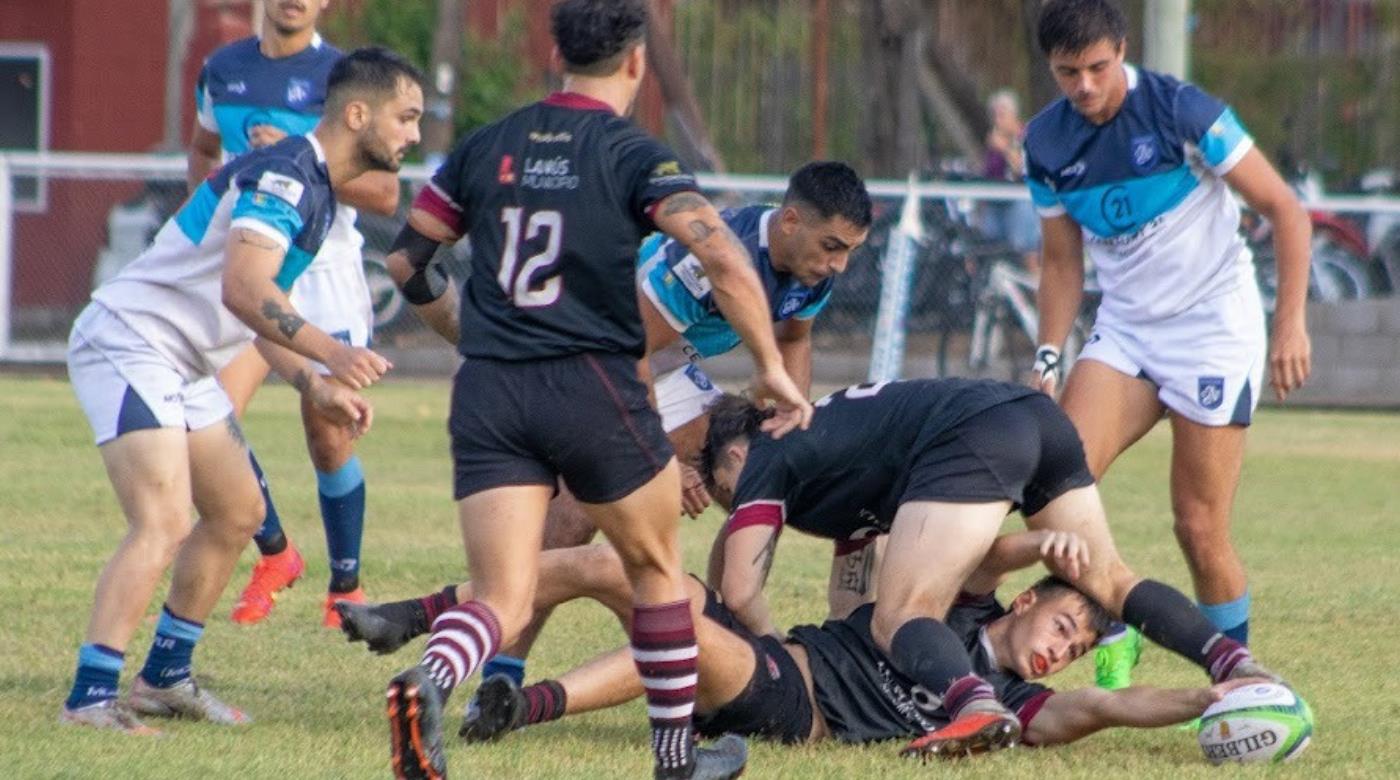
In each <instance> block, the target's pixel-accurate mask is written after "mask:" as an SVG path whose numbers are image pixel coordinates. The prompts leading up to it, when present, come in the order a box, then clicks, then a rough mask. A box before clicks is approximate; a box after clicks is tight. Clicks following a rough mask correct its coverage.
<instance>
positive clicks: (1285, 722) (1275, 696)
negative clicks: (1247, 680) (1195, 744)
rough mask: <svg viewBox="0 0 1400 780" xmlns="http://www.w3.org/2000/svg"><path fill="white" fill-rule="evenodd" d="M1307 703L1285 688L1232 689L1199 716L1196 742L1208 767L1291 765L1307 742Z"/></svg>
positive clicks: (1268, 685) (1309, 719) (1270, 685)
mask: <svg viewBox="0 0 1400 780" xmlns="http://www.w3.org/2000/svg"><path fill="white" fill-rule="evenodd" d="M1312 733H1313V715H1312V709H1311V708H1310V707H1308V703H1307V702H1305V701H1303V699H1302V697H1300V696H1299V695H1298V694H1296V693H1294V692H1293V691H1292V690H1291V689H1290V688H1288V686H1285V685H1276V684H1274V683H1260V684H1258V685H1246V686H1244V687H1241V688H1236V689H1234V690H1233V691H1230V692H1229V693H1227V694H1225V697H1224V698H1222V699H1221V700H1220V701H1218V702H1216V703H1214V704H1212V705H1210V707H1209V708H1207V709H1206V711H1205V713H1203V714H1202V715H1201V731H1200V733H1199V735H1198V739H1199V741H1200V743H1201V751H1202V752H1203V753H1205V756H1206V760H1207V761H1210V762H1211V763H1212V764H1223V763H1225V762H1227V761H1232V762H1235V763H1255V762H1269V763H1279V762H1283V761H1292V760H1293V759H1295V758H1297V757H1298V756H1299V755H1300V754H1301V753H1302V752H1303V751H1304V750H1306V749H1307V747H1308V743H1309V742H1310V741H1311V740H1312Z"/></svg>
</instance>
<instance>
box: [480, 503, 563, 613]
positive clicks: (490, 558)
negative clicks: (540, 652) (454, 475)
mask: <svg viewBox="0 0 1400 780" xmlns="http://www.w3.org/2000/svg"><path fill="white" fill-rule="evenodd" d="M551 492H552V490H551V488H550V487H549V486H548V485H506V486H502V487H496V488H491V489H489V490H483V491H480V492H476V493H472V494H471V495H468V496H466V497H464V498H462V499H461V500H460V501H458V502H457V514H458V518H459V520H460V523H461V529H462V540H463V543H464V544H465V546H466V549H467V564H468V566H469V567H470V569H471V577H472V590H473V597H474V598H475V599H476V600H477V601H483V602H486V603H487V604H488V605H489V606H490V607H491V608H492V609H493V610H494V611H495V612H496V616H497V618H498V619H499V620H500V621H501V628H502V632H503V639H504V638H505V635H511V634H513V633H514V632H515V631H518V630H519V629H520V628H521V627H523V626H524V625H525V624H526V623H527V622H528V621H529V618H530V613H531V605H532V604H533V601H534V594H535V582H536V578H537V577H538V576H539V556H540V537H541V534H542V533H543V530H544V514H545V508H546V507H547V506H548V504H549V498H550V493H551Z"/></svg>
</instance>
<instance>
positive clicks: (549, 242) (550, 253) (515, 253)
mask: <svg viewBox="0 0 1400 780" xmlns="http://www.w3.org/2000/svg"><path fill="white" fill-rule="evenodd" d="M524 215H525V210H524V209H522V208H520V207H519V206H509V207H507V208H506V209H504V210H503V211H502V212H501V222H503V223H505V228H506V235H505V241H504V242H503V244H504V251H503V252H502V253H501V270H500V271H499V272H498V273H497V274H496V281H498V282H500V283H501V289H502V290H504V291H505V294H506V297H507V298H509V299H510V302H511V303H513V304H515V305H516V306H518V307H520V308H522V309H531V308H538V307H541V306H550V305H552V304H553V303H554V302H555V301H557V300H559V294H560V293H562V292H563V291H564V284H563V280H561V279H560V278H559V276H558V275H557V274H553V275H551V274H549V273H548V272H549V271H550V270H551V269H553V268H554V265H555V264H556V263H558V262H559V246H560V244H561V243H562V239H563V231H564V215H563V214H560V213H559V212H557V211H536V212H535V213H533V214H531V215H530V219H529V220H528V221H527V222H526V224H525V234H524V236H523V237H522V236H521V233H520V227H521V225H520V223H521V218H522V217H524ZM542 231H548V232H549V236H548V238H547V239H546V243H545V247H544V250H543V251H541V252H538V253H536V254H533V255H531V256H530V257H529V258H528V259H526V260H525V263H524V265H520V244H521V242H522V240H523V241H531V240H534V239H535V238H537V237H538V236H539V235H540V233H541V232H542ZM517 265H520V267H519V269H518V270H517V268H516V266H517ZM537 275H538V276H540V277H541V279H542V280H543V284H540V285H539V286H538V287H534V286H532V285H531V278H532V277H535V276H537Z"/></svg>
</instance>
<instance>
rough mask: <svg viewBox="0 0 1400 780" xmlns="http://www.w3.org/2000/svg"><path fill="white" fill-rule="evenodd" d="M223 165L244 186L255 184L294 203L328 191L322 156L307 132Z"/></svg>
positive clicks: (312, 199)
mask: <svg viewBox="0 0 1400 780" xmlns="http://www.w3.org/2000/svg"><path fill="white" fill-rule="evenodd" d="M226 167H228V168H230V169H232V170H231V171H230V174H231V175H232V176H234V177H235V178H236V179H237V180H238V181H240V182H242V183H243V184H244V186H247V185H252V186H255V187H256V188H257V189H258V190H259V191H263V192H267V193H268V194H271V195H277V196H278V197H281V198H282V199H283V200H285V201H287V202H289V203H291V204H292V205H294V206H300V205H302V204H303V203H305V204H307V205H315V204H316V203H319V202H322V201H324V200H326V197H327V196H328V195H329V194H330V175H329V172H328V171H327V170H326V165H325V159H324V156H323V154H322V153H321V151H320V149H319V148H318V147H317V145H316V142H315V140H314V139H313V138H312V137H310V136H304V135H294V136H290V137H288V138H286V139H283V140H282V141H279V142H277V143H275V144H273V145H272V146H269V147H266V148H263V149H257V150H254V151H252V152H249V153H247V154H244V155H240V156H239V157H237V158H236V159H235V160H234V161H233V162H232V163H230V164H229V165H228V166H226Z"/></svg>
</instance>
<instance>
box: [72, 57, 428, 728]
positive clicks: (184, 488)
mask: <svg viewBox="0 0 1400 780" xmlns="http://www.w3.org/2000/svg"><path fill="white" fill-rule="evenodd" d="M420 83H421V77H420V76H419V74H418V73H417V71H416V70H414V69H413V67H412V66H411V65H409V64H408V63H407V62H406V61H405V60H403V59H402V58H401V57H399V56H398V55H395V54H393V53H391V52H388V51H386V50H383V49H363V50H359V51H356V52H354V53H352V54H351V55H349V56H347V57H345V58H344V59H342V60H341V61H340V62H338V63H337V64H336V65H335V67H334V68H333V69H332V71H331V73H330V76H329V90H328V97H327V100H326V117H327V118H326V120H325V121H323V122H321V123H320V124H319V125H318V126H317V129H316V130H315V131H314V132H313V133H311V134H309V135H306V136H295V137H291V138H287V139H286V140H283V141H281V142H279V143H277V144H274V145H273V146H270V147H267V148H265V149H261V150H258V151H254V152H250V153H248V154H246V155H243V156H241V157H239V158H237V159H235V160H233V161H232V162H230V163H229V164H228V165H226V166H224V167H223V168H221V169H220V170H219V171H218V172H217V173H215V174H214V175H212V176H210V177H209V178H208V179H206V180H205V181H204V182H203V183H201V184H200V185H199V187H198V188H197V189H196V190H195V192H194V193H193V194H192V195H191V196H190V198H189V199H188V200H187V201H186V202H185V203H184V205H183V206H182V207H181V208H180V210H179V211H178V212H176V214H175V215H174V216H173V217H171V218H170V219H169V220H168V221H167V222H166V223H165V225H164V226H163V227H162V228H161V230H160V232H159V233H158V234H157V235H156V238H155V240H154V242H153V243H152V244H151V246H150V247H149V248H148V249H147V250H146V251H145V252H143V253H142V254H141V255H140V256H139V257H137V258H136V259H135V260H133V261H132V262H131V264H129V265H128V266H126V267H125V268H124V269H122V271H121V272H120V273H118V274H117V276H115V277H114V278H113V279H111V280H110V281H108V282H107V283H105V284H103V285H102V286H101V287H99V288H98V289H97V290H96V291H95V292H94V293H93V296H92V302H91V303H90V304H89V305H88V306H87V308H85V309H84V310H83V312H82V313H81V314H80V315H79V316H78V319H77V322H76V323H75V324H74V326H73V332H72V335H71V336H70V339H69V347H68V373H69V378H70V380H71V382H72V385H73V390H74V392H75V394H76V395H77V396H78V402H79V404H80V405H81V406H82V407H83V411H84V413H85V414H86V415H87V418H88V422H89V423H90V424H91V426H92V429H93V433H94V435H95V437H96V440H97V445H98V449H99V451H100V452H101V454H102V460H103V463H104V464H105V465H106V467H107V473H108V475H109V477H110V479H111V481H112V487H113V488H114V490H115V491H116V493H117V497H118V500H119V502H120V504H121V507H122V509H123V511H124V512H125V514H126V519H127V525H128V531H127V535H126V538H125V539H124V540H123V541H122V544H121V546H120V547H118V549H117V551H116V553H115V554H114V555H113V556H112V558H111V559H110V560H109V561H108V563H107V566H106V568H105V569H104V570H103V572H102V576H101V578H100V579H99V581H98V584H97V593H96V599H95V603H94V605H93V610H92V615H91V618H90V620H89V622H88V627H87V632H86V635H85V637H84V640H83V644H82V646H81V647H80V648H79V651H78V669H77V673H76V675H75V679H74V682H73V688H72V691H71V692H70V694H69V696H68V699H67V700H66V701H65V703H64V706H63V710H62V714H61V718H60V719H61V721H62V722H65V723H74V724H80V725H87V726H94V727H99V728H110V729H117V730H120V731H124V732H128V733H140V734H148V733H151V732H152V729H149V728H147V727H146V726H145V725H143V724H142V723H141V721H140V720H139V719H138V718H137V715H138V714H144V715H156V716H170V715H182V716H186V717H192V718H198V719H203V720H209V721H213V722H215V723H221V724H226V725H234V724H241V723H246V722H248V720H249V719H248V717H247V716H246V715H245V714H243V713H242V712H241V711H239V710H237V709H236V708H233V707H230V706H228V705H226V704H224V703H223V702H221V701H219V700H218V699H216V698H214V697H213V695H211V694H210V693H209V692H208V691H207V690H204V689H202V688H201V687H199V686H198V685H196V684H195V683H194V681H193V679H192V678H191V676H190V667H191V660H192V657H193V654H194V649H195V645H196V643H197V642H198V641H199V639H200V636H201V634H202V633H203V629H204V622H205V621H206V620H207V619H208V616H209V614H210V612H212V611H213V609H214V605H215V603H216V602H217V601H218V598H219V595H220V593H222V592H223V589H224V587H225V585H227V583H228V579H229V577H230V576H231V575H232V573H233V569H234V566H235V565H236V564H237V561H238V556H239V553H240V552H241V551H242V550H243V548H244V547H245V546H247V543H248V539H249V538H251V537H252V535H253V532H254V531H256V530H257V528H258V525H259V524H260V523H261V522H262V518H263V502H262V497H261V495H260V493H259V487H258V480H257V478H256V476H255V475H254V471H253V468H252V466H251V463H250V461H249V456H248V449H247V445H246V444H245V442H244V441H243V434H242V432H241V431H240V429H239V425H238V421H237V419H236V417H235V416H234V414H233V407H232V404H231V403H230V401H229V398H228V396H227V394H226V393H225V392H224V390H223V388H222V387H221V386H220V385H219V382H218V380H217V378H216V375H217V372H218V371H219V370H220V369H221V368H223V366H224V365H225V364H226V363H227V362H228V361H229V360H230V359H232V358H233V357H234V356H235V355H237V354H238V353H239V352H240V351H241V350H242V349H244V348H246V347H247V345H248V344H250V343H252V342H253V340H254V337H255V336H256V337H257V339H258V344H259V348H260V349H262V350H264V354H265V355H266V356H267V359H268V360H269V361H270V362H272V363H273V365H274V366H275V367H276V368H277V370H278V373H279V374H281V375H282V376H284V377H286V378H287V380H288V381H289V382H291V384H292V385H293V386H294V387H296V388H297V389H298V390H300V391H301V393H302V397H303V399H305V403H307V404H309V405H311V406H314V407H315V408H316V409H317V410H318V412H319V413H320V414H323V415H325V416H326V417H327V418H328V419H330V420H332V421H334V422H336V423H337V424H339V425H341V426H344V427H346V428H347V429H349V434H348V435H351V436H355V435H358V434H359V433H361V432H363V431H364V430H367V429H368V427H369V425H370V422H371V409H370V406H369V404H368V403H367V402H366V401H365V400H364V399H363V398H361V397H360V396H359V395H358V394H357V393H355V392H354V391H355V390H357V389H359V388H362V387H365V386H367V385H369V384H371V383H373V382H374V381H376V380H378V379H379V377H380V376H382V375H383V373H384V372H385V371H386V370H387V369H388V367H389V366H388V364H387V362H386V361H385V360H384V359H383V358H381V357H379V356H378V355H376V354H374V353H373V352H371V351H370V350H368V349H366V348H363V347H352V346H350V345H348V344H344V343H342V342H340V341H338V340H337V339H335V338H334V337H333V336H331V335H330V334H327V333H326V332H325V331H323V330H321V329H320V328H318V327H316V326H315V325H314V324H309V323H307V322H306V321H305V320H304V319H302V317H301V315H300V314H299V313H298V312H297V310H296V308H295V306H294V305H293V304H292V303H291V301H290V300H289V298H288V295H287V291H288V290H290V289H291V288H292V285H293V283H294V282H295V281H296V279H297V277H298V276H300V275H301V274H302V273H303V272H304V271H305V270H306V268H307V267H308V266H309V265H310V264H311V263H312V258H313V257H314V256H315V255H316V253H317V252H318V251H319V250H320V248H321V246H322V244H323V242H324V241H325V239H326V235H327V233H328V232H329V231H330V229H331V223H332V221H333V219H334V217H335V209H336V199H335V194H334V190H333V188H334V187H337V186H339V185H340V184H341V183H343V182H345V181H348V180H350V179H352V178H354V177H356V176H358V175H359V174H361V173H363V172H364V171H365V170H368V169H371V168H375V169H379V170H397V168H398V165H399V163H400V162H401V160H402V158H403V154H404V152H405V151H406V150H407V149H408V147H409V146H411V145H412V144H414V143H416V142H417V140H418V118H419V117H420V116H421V115H422V111H423V94H422V88H421V87H420V86H419V85H420ZM312 360H314V361H318V362H319V363H320V364H322V365H324V366H326V367H327V369H328V370H329V371H330V373H331V375H332V376H333V377H334V378H335V379H336V380H337V381H336V382H330V381H326V380H323V379H322V378H321V377H320V376H319V373H318V372H317V371H316V370H315V369H314V368H313V367H312V365H311V363H310V362H309V361H312ZM192 503H193V507H194V508H195V509H196V510H197V513H198V516H199V520H198V521H197V522H195V523H193V524H191V522H190V517H191V512H190V509H191V504H192ZM172 563H173V570H172V577H171V585H170V592H169V594H168V595H167V597H166V600H165V603H164V606H163V608H162V610H161V615H160V620H159V622H158V623H157V624H156V636H155V640H154V642H153V644H152V647H151V652H150V654H149V655H148V656H147V659H146V664H145V666H144V668H142V670H141V673H140V676H139V677H138V678H137V679H136V680H135V681H134V682H133V684H132V687H131V690H130V693H129V696H128V699H127V702H126V703H122V704H119V703H118V701H117V686H118V679H119V677H120V673H121V669H122V665H123V657H124V653H125V650H126V646H127V643H128V642H129V641H130V640H131V637H132V635H133V634H134V633H135V632H136V628H137V627H138V626H139V625H140V623H141V619H142V617H143V615H144V614H145V612H146V609H147V607H148V606H149V604H150V600H151V597H152V596H153V595H154V594H155V590H156V586H157V585H158V584H159V582H160V579H161V576H162V574H163V573H164V571H165V570H166V569H167V568H172Z"/></svg>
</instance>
